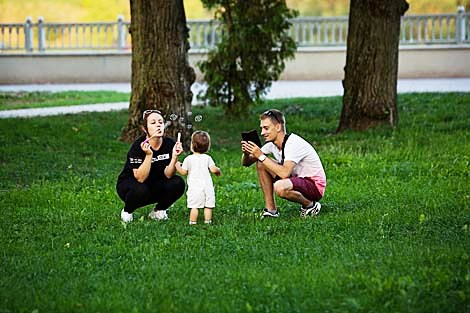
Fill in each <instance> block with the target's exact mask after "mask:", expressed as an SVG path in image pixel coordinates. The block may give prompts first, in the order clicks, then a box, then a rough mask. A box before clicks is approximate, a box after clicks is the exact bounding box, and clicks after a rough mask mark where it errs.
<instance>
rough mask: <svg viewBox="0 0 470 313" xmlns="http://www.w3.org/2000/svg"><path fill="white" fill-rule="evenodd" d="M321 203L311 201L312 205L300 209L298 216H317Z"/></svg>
mask: <svg viewBox="0 0 470 313" xmlns="http://www.w3.org/2000/svg"><path fill="white" fill-rule="evenodd" d="M320 210H321V204H320V202H315V201H314V202H313V203H312V205H310V206H308V207H306V208H304V207H302V208H301V209H300V217H307V216H317V215H318V214H319V213H320Z"/></svg>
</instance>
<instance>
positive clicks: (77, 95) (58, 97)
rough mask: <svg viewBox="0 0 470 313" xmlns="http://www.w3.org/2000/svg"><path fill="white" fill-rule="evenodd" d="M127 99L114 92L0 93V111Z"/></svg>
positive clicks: (127, 96)
mask: <svg viewBox="0 0 470 313" xmlns="http://www.w3.org/2000/svg"><path fill="white" fill-rule="evenodd" d="M129 98H130V94H129V93H123V92H115V91H63V92H45V91H36V92H25V91H20V92H0V110H14V109H25V108H44V107H56V106H71V105H77V104H95V103H107V102H121V101H122V102H125V101H129Z"/></svg>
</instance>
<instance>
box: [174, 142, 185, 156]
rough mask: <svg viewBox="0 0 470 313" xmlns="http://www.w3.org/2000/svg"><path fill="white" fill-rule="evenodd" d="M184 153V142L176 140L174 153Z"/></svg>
mask: <svg viewBox="0 0 470 313" xmlns="http://www.w3.org/2000/svg"><path fill="white" fill-rule="evenodd" d="M181 153H183V144H182V143H181V142H176V144H175V146H174V147H173V154H174V155H176V156H178V155H180V154H181Z"/></svg>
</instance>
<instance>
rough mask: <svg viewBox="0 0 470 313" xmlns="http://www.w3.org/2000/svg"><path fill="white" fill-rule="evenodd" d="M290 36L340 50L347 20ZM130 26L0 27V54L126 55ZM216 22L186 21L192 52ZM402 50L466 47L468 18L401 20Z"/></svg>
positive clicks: (311, 24) (213, 33)
mask: <svg viewBox="0 0 470 313" xmlns="http://www.w3.org/2000/svg"><path fill="white" fill-rule="evenodd" d="M291 22H292V28H291V29H290V34H291V36H292V38H294V39H295V41H296V43H297V46H298V47H328V46H345V45H346V38H347V29H348V17H347V16H340V17H300V18H296V19H292V20H291ZM129 25H130V23H129V22H126V21H124V19H123V17H122V16H119V17H118V18H117V21H115V22H96V23H49V22H45V21H44V19H43V18H41V17H40V18H39V19H38V21H37V22H36V23H34V22H33V21H32V19H31V18H29V17H28V18H27V19H26V22H25V23H16V24H13V23H0V52H26V53H30V52H37V51H38V52H44V51H54V52H57V51H76V53H80V51H83V50H106V51H109V50H114V51H118V52H119V51H129V50H130V49H131V38H130V35H129ZM218 25H219V24H218V22H217V21H214V20H208V19H205V20H188V27H189V28H190V45H191V49H192V50H193V51H194V50H200V49H211V48H212V47H214V45H215V44H216V43H217V41H218V38H219V35H218V34H219V30H218ZM400 44H401V45H417V44H418V45H436V44H437V45H439V44H456V45H468V44H470V14H469V13H465V11H464V8H463V7H462V6H459V7H458V10H457V12H456V13H454V14H427V15H405V16H404V17H403V18H402V21H401V37H400Z"/></svg>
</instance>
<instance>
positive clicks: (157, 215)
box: [149, 210, 168, 221]
mask: <svg viewBox="0 0 470 313" xmlns="http://www.w3.org/2000/svg"><path fill="white" fill-rule="evenodd" d="M149 217H150V218H151V219H152V220H160V221H161V220H167V219H168V214H167V213H166V210H158V211H155V210H152V211H151V212H150V213H149Z"/></svg>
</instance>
